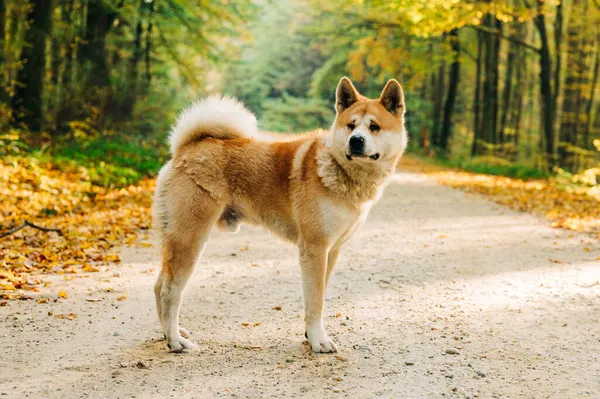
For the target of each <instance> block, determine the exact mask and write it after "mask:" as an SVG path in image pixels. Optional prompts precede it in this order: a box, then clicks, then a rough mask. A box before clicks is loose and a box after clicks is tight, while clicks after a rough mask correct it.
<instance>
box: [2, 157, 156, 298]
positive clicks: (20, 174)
mask: <svg viewBox="0 0 600 399" xmlns="http://www.w3.org/2000/svg"><path fill="white" fill-rule="evenodd" d="M153 188H154V182H153V181H151V180H149V179H148V180H144V181H141V182H140V183H139V184H137V185H132V186H129V187H125V188H121V189H108V188H103V187H98V186H94V185H92V184H91V183H90V178H89V176H88V174H87V172H86V170H85V169H83V168H79V167H65V166H62V165H61V166H58V165H55V164H53V163H52V162H41V161H39V160H36V159H32V158H31V159H30V158H16V157H6V158H5V159H3V160H0V232H4V231H7V230H9V229H11V228H13V227H15V226H18V225H21V224H22V223H23V222H24V221H29V222H32V223H35V224H37V225H39V226H42V227H50V228H58V229H60V230H61V231H62V233H63V235H62V236H60V235H58V234H57V233H53V232H43V231H39V230H37V229H33V228H31V227H25V228H23V229H21V230H20V231H18V232H17V233H15V234H12V235H9V236H6V237H4V238H2V239H0V298H1V297H4V298H12V297H17V296H18V295H17V294H15V292H14V290H15V289H17V290H32V291H37V290H38V287H39V286H41V285H43V284H44V281H42V280H40V278H42V276H43V274H49V273H53V274H65V275H67V274H75V273H79V272H97V271H99V270H100V268H99V266H102V265H111V264H116V263H119V262H120V261H121V259H120V258H119V256H118V255H117V254H115V253H112V252H111V249H113V248H114V247H116V246H118V245H122V244H132V243H133V242H135V240H136V239H137V237H138V233H139V232H140V230H144V229H148V227H149V225H150V208H151V204H152V192H153ZM32 276H36V277H35V278H33V277H32Z"/></svg>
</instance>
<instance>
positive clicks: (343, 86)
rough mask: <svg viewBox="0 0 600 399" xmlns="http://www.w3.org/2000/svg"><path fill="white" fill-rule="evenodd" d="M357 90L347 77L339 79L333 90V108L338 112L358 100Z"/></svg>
mask: <svg viewBox="0 0 600 399" xmlns="http://www.w3.org/2000/svg"><path fill="white" fill-rule="evenodd" d="M359 96H360V94H358V91H357V90H356V88H355V87H354V85H353V84H352V82H351V81H350V79H348V78H347V77H345V76H344V77H343V78H342V79H340V83H338V86H337V89H336V90H335V110H336V111H337V113H338V114H341V113H342V111H344V110H345V109H347V108H349V107H350V106H351V105H352V104H354V103H355V102H357V101H358V97H359Z"/></svg>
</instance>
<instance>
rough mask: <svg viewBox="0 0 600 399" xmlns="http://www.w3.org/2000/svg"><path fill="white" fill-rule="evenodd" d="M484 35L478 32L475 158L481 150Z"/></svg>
mask: <svg viewBox="0 0 600 399" xmlns="http://www.w3.org/2000/svg"><path fill="white" fill-rule="evenodd" d="M482 35H483V34H482V33H481V32H479V31H478V32H477V69H476V72H475V94H474V98H473V145H472V146H471V156H472V157H474V156H475V155H477V154H478V152H479V149H478V148H477V146H478V145H479V143H478V138H479V137H480V134H481V124H480V117H479V114H480V112H479V106H480V101H481V60H482V54H481V52H482V47H483V38H482Z"/></svg>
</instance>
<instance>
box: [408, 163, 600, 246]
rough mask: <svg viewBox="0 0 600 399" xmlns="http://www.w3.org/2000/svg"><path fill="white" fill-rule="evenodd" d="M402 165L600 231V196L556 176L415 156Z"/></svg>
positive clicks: (558, 223)
mask: <svg viewBox="0 0 600 399" xmlns="http://www.w3.org/2000/svg"><path fill="white" fill-rule="evenodd" d="M400 169H401V170H406V171H413V172H420V173H426V174H428V175H430V176H431V177H433V178H434V179H435V180H437V181H438V182H440V183H442V184H444V185H447V186H450V187H454V188H458V189H461V190H463V191H467V192H472V193H477V194H481V195H483V196H485V197H486V198H488V199H489V200H492V201H494V202H497V203H499V204H503V205H507V206H509V207H510V208H512V209H516V210H519V211H523V212H530V213H534V214H537V215H540V216H544V217H545V218H546V219H548V220H549V221H550V222H551V225H552V227H561V228H565V229H569V230H574V231H581V232H590V233H596V234H598V237H599V238H600V198H597V197H594V196H593V195H591V194H590V193H586V192H575V191H567V190H563V189H561V187H559V185H558V184H557V181H556V180H555V179H547V180H529V181H524V180H520V179H513V178H508V177H503V176H493V175H482V174H476V173H469V172H463V171H458V170H450V169H444V168H442V167H439V166H435V165H431V164H428V163H426V162H425V161H422V160H419V159H416V158H414V157H405V158H403V159H402V161H401V163H400Z"/></svg>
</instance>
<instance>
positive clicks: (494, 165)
mask: <svg viewBox="0 0 600 399" xmlns="http://www.w3.org/2000/svg"><path fill="white" fill-rule="evenodd" d="M449 164H450V165H452V166H456V167H458V168H460V169H464V170H466V171H468V172H473V173H482V174H487V175H496V176H507V177H516V178H518V179H523V180H527V179H542V178H546V177H548V176H549V173H547V172H545V171H543V170H540V169H536V168H532V167H530V166H526V165H522V164H517V163H512V162H510V161H507V160H506V159H502V158H497V157H492V156H484V157H475V158H472V159H467V160H463V161H459V162H456V161H455V162H449Z"/></svg>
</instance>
